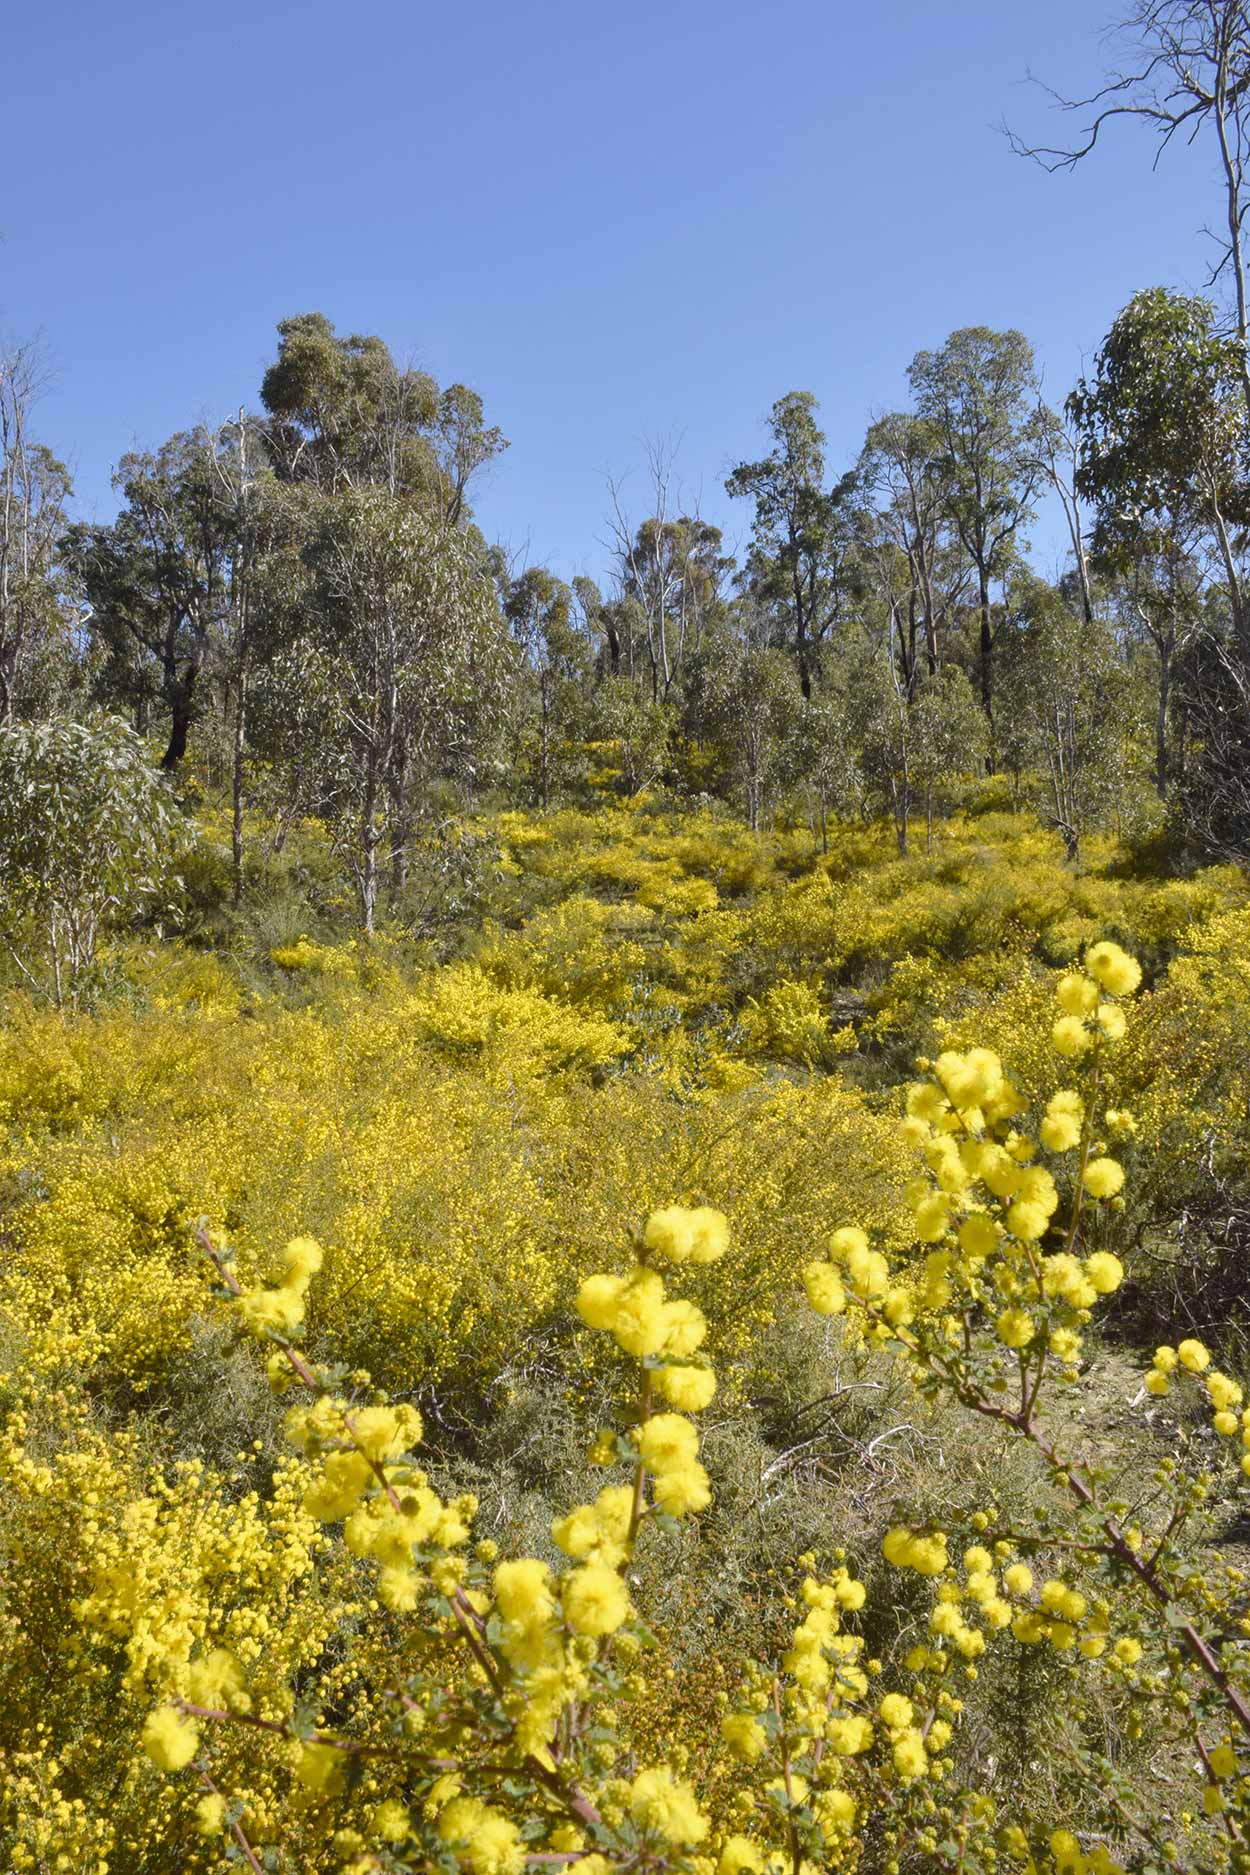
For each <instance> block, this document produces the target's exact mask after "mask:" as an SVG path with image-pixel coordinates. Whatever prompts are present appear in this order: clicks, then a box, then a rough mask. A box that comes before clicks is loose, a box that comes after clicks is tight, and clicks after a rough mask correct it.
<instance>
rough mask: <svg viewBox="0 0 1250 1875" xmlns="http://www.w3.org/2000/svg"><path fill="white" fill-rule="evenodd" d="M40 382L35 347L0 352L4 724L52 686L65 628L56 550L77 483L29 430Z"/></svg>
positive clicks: (0, 705)
mask: <svg viewBox="0 0 1250 1875" xmlns="http://www.w3.org/2000/svg"><path fill="white" fill-rule="evenodd" d="M39 388H40V369H39V360H38V356H37V353H36V352H35V350H34V348H33V347H32V346H29V345H22V346H14V347H12V348H11V349H10V350H7V351H0V723H7V722H10V721H11V720H12V718H13V716H14V715H15V713H17V712H18V711H19V710H21V709H23V708H26V707H29V706H31V705H32V704H33V703H34V702H35V700H36V697H37V695H38V693H39V692H40V690H41V689H46V687H47V686H46V683H42V684H41V676H43V675H44V674H45V673H46V669H47V664H48V662H49V658H50V656H54V655H55V653H56V651H57V650H58V649H59V648H60V647H61V646H62V645H63V642H64V639H65V634H66V612H65V608H64V605H63V602H62V593H61V580H60V569H59V566H58V553H57V548H58V542H59V540H60V537H61V535H62V534H63V533H64V531H65V528H66V525H67V522H66V512H65V511H66V504H67V503H68V501H69V497H70V493H71V486H72V485H71V482H70V476H69V471H68V470H67V469H66V467H65V465H64V463H62V462H59V461H58V460H57V458H56V457H55V456H54V455H53V454H52V452H51V450H50V449H48V448H46V447H45V445H44V444H42V443H39V442H37V441H36V440H35V438H34V437H33V436H32V434H31V417H32V411H33V408H34V404H35V401H36V398H37V395H38V392H39Z"/></svg>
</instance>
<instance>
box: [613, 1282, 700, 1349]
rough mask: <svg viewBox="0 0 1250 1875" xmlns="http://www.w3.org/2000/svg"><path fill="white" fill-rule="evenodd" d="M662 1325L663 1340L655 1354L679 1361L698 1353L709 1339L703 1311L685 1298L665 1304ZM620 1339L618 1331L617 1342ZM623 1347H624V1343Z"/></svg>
mask: <svg viewBox="0 0 1250 1875" xmlns="http://www.w3.org/2000/svg"><path fill="white" fill-rule="evenodd" d="M660 1325H661V1329H662V1333H663V1339H662V1341H661V1343H660V1347H659V1348H658V1349H656V1350H654V1352H656V1353H660V1352H663V1353H665V1354H671V1355H674V1356H675V1357H676V1358H677V1359H678V1360H679V1361H684V1360H686V1359H687V1358H688V1356H690V1355H691V1354H695V1353H697V1352H698V1350H699V1349H700V1348H701V1347H702V1346H703V1343H704V1341H705V1339H706V1337H707V1318H706V1316H705V1315H704V1313H703V1310H702V1309H701V1308H699V1307H698V1306H697V1304H696V1303H694V1302H689V1301H687V1300H686V1298H685V1297H684V1296H682V1297H679V1299H678V1300H677V1301H676V1302H666V1303H665V1304H664V1309H663V1313H662V1318H661V1324H660ZM620 1339H621V1337H620V1333H619V1330H618V1332H617V1340H618V1341H620ZM621 1345H622V1346H624V1343H622V1344H621ZM625 1351H626V1353H627V1354H630V1353H633V1352H634V1350H633V1349H632V1348H626V1350H625Z"/></svg>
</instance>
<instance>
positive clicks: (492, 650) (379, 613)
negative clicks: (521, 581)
mask: <svg viewBox="0 0 1250 1875" xmlns="http://www.w3.org/2000/svg"><path fill="white" fill-rule="evenodd" d="M303 560H304V564H305V566H306V569H307V575H308V582H309V583H308V602H309V623H308V629H307V635H306V639H305V642H304V643H303V644H302V645H301V646H300V647H299V653H298V655H299V659H300V669H301V672H302V678H303V681H305V682H306V683H308V684H309V685H310V686H311V687H312V688H313V690H314V692H315V693H316V694H317V695H318V696H319V698H320V699H321V700H322V701H323V703H324V706H325V711H326V714H325V718H324V721H323V723H322V726H321V736H320V739H321V742H322V746H323V749H324V751H325V760H324V763H323V772H324V771H325V770H327V769H328V770H329V771H330V774H331V776H332V780H331V785H330V798H329V800H328V801H327V803H326V806H327V810H328V812H329V814H330V817H331V819H332V822H333V824H334V825H335V827H336V831H337V835H338V839H339V841H340V844H341V846H342V848H343V851H344V852H345V854H346V856H347V859H348V863H349V865H350V866H351V870H352V874H353V877H354V879H355V882H356V888H357V893H358V898H359V907H360V919H361V923H362V925H363V927H364V929H365V930H366V931H372V930H373V929H374V926H375V922H376V916H377V905H378V871H379V855H380V852H381V850H382V848H383V846H385V847H386V849H387V852H388V856H389V860H390V865H391V886H392V893H393V896H394V897H395V898H396V899H397V900H398V898H399V896H400V895H401V894H402V892H403V890H404V886H405V884H406V878H407V868H408V863H409V858H410V854H411V847H412V841H413V835H414V831H415V828H416V825H417V823H418V822H419V820H420V818H421V816H422V814H423V812H424V811H425V808H426V806H427V804H428V800H429V795H430V790H431V787H432V785H433V783H434V782H435V781H436V780H437V779H438V778H439V777H440V776H442V775H444V774H447V773H449V772H456V773H458V774H459V775H460V776H461V777H462V778H467V779H470V780H471V779H472V777H473V775H474V773H475V772H476V767H477V764H478V762H479V760H480V758H481V755H482V753H483V750H484V747H485V744H486V742H487V740H488V737H489V735H490V733H491V730H492V726H493V721H494V719H495V718H497V716H498V713H499V709H500V706H501V703H502V692H503V685H504V683H505V681H506V676H507V674H508V671H509V666H510V663H511V659H510V657H509V653H508V646H507V640H506V636H505V633H504V629H503V625H502V622H501V620H500V617H499V609H498V604H497V600H496V595H495V590H494V586H493V583H492V581H491V578H490V574H489V569H488V567H487V566H486V565H485V564H484V562H483V560H482V559H481V557H480V556H479V554H478V553H477V551H476V549H475V546H474V544H473V542H472V540H471V539H470V538H469V537H468V536H467V535H466V534H465V533H464V532H463V531H462V530H460V529H458V528H455V527H452V526H450V525H449V524H448V523H447V522H445V521H444V520H442V519H440V518H437V517H435V516H433V515H431V514H430V513H429V511H428V510H427V509H425V508H423V507H420V506H418V505H417V504H415V503H413V502H412V501H408V500H405V499H403V498H402V497H401V498H396V497H394V496H391V495H389V494H387V493H386V492H385V490H383V489H379V488H364V489H346V490H344V491H343V492H342V493H340V494H338V495H334V496H328V497H325V496H315V495H314V496H313V497H312V505H311V508H310V525H309V533H308V542H307V546H306V547H305V550H304V554H303Z"/></svg>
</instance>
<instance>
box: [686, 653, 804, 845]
mask: <svg viewBox="0 0 1250 1875" xmlns="http://www.w3.org/2000/svg"><path fill="white" fill-rule="evenodd" d="M803 710H804V699H803V695H802V691H801V689H800V687H799V683H798V679H797V676H796V674H795V669H794V663H793V660H792V659H791V658H790V657H788V656H787V654H786V653H785V652H784V651H782V650H781V649H780V648H779V647H778V646H776V645H761V644H751V643H747V642H743V641H741V640H738V641H736V642H732V643H731V644H729V645H728V646H726V648H725V655H723V656H722V657H721V658H720V659H718V661H717V664H716V667H715V670H714V672H713V673H712V680H711V684H710V694H709V698H708V713H709V718H710V722H711V724H712V726H713V730H714V734H715V735H716V739H717V741H718V742H719V744H720V747H721V750H722V753H723V757H724V761H725V766H726V769H727V771H728V774H729V777H730V780H731V783H732V785H733V786H734V788H735V791H736V792H737V793H738V794H739V796H740V798H741V801H742V805H743V807H744V809H745V812H746V818H747V824H748V825H749V826H750V828H751V829H752V831H753V832H758V830H759V828H760V825H761V823H762V821H763V819H764V817H765V814H766V813H767V810H768V808H769V807H770V806H771V804H772V803H773V802H774V801H775V800H776V798H777V796H778V795H779V793H780V792H781V790H782V789H783V788H784V787H785V785H786V783H787V782H788V781H789V780H791V779H792V778H794V776H795V774H796V756H797V754H798V740H797V739H798V731H799V727H800V724H801V722H802V717H803Z"/></svg>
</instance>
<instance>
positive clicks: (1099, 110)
mask: <svg viewBox="0 0 1250 1875" xmlns="http://www.w3.org/2000/svg"><path fill="white" fill-rule="evenodd" d="M1111 36H1112V38H1113V39H1114V40H1118V41H1120V42H1121V43H1122V44H1123V46H1124V48H1125V58H1124V61H1123V63H1122V64H1118V65H1116V66H1115V67H1114V68H1113V70H1112V71H1111V72H1110V73H1109V75H1108V77H1107V79H1106V82H1105V83H1104V84H1102V85H1100V86H1099V87H1098V89H1097V90H1096V91H1093V92H1090V93H1088V94H1087V95H1085V96H1083V97H1075V98H1073V97H1067V96H1065V95H1064V94H1063V93H1061V92H1058V91H1055V90H1053V89H1052V88H1051V87H1050V86H1048V85H1047V86H1044V87H1043V89H1044V90H1046V91H1047V92H1048V93H1049V95H1050V97H1051V98H1052V99H1053V100H1054V102H1055V103H1056V104H1057V105H1058V107H1059V108H1060V110H1062V111H1064V112H1066V113H1068V114H1070V115H1073V116H1075V117H1083V118H1084V119H1085V122H1084V124H1083V126H1082V130H1081V134H1080V136H1079V137H1078V138H1077V139H1076V140H1075V141H1074V142H1073V143H1072V144H1071V145H1070V146H1068V147H1066V148H1065V147H1054V148H1052V147H1049V146H1047V145H1044V144H1030V143H1027V142H1026V141H1025V140H1024V139H1023V138H1022V137H1020V136H1018V135H1017V134H1016V133H1015V132H1014V131H1012V130H1011V129H1009V128H1008V127H1006V126H1004V129H1005V130H1006V134H1007V136H1008V139H1009V141H1010V143H1011V146H1012V148H1013V149H1014V150H1015V151H1016V153H1017V154H1018V155H1020V156H1028V157H1031V158H1032V159H1033V160H1035V161H1036V162H1039V163H1041V165H1042V166H1043V168H1045V169H1047V170H1050V171H1052V172H1053V171H1056V170H1071V169H1075V168H1076V166H1077V164H1078V163H1080V162H1082V161H1083V160H1084V158H1085V157H1087V156H1088V155H1089V154H1090V153H1091V152H1092V151H1093V150H1094V149H1095V147H1096V146H1097V143H1098V140H1099V138H1100V137H1101V135H1102V133H1103V131H1104V130H1106V129H1107V128H1108V126H1111V125H1114V124H1115V123H1116V122H1117V120H1119V119H1120V118H1129V119H1132V120H1133V121H1134V122H1136V123H1138V124H1143V125H1145V127H1146V128H1147V129H1148V130H1150V131H1152V132H1153V133H1154V135H1155V137H1156V139H1157V148H1156V151H1155V162H1156V163H1158V162H1159V161H1160V159H1161V158H1162V156H1163V154H1164V152H1165V151H1166V150H1167V149H1168V147H1169V146H1170V145H1171V144H1172V143H1173V142H1174V141H1175V140H1176V139H1178V138H1179V139H1180V140H1181V141H1182V142H1184V143H1187V144H1192V143H1195V142H1197V141H1198V139H1199V138H1206V139H1207V140H1208V141H1209V143H1210V144H1211V146H1212V150H1213V153H1214V154H1215V155H1216V156H1217V158H1218V163H1219V173H1220V178H1221V186H1222V191H1223V197H1224V202H1223V215H1222V226H1221V227H1220V228H1219V229H1218V230H1216V229H1210V228H1209V229H1207V230H1206V232H1207V233H1209V234H1211V236H1212V238H1213V239H1214V240H1215V241H1216V243H1217V258H1216V260H1215V263H1214V265H1213V267H1212V269H1211V280H1210V284H1212V285H1213V284H1215V282H1217V281H1220V280H1227V281H1229V282H1230V284H1231V290H1232V299H1233V316H1234V321H1235V324H1234V330H1235V333H1236V337H1237V341H1238V350H1239V354H1240V375H1241V388H1242V395H1243V397H1244V399H1245V404H1246V412H1247V416H1248V417H1250V289H1248V286H1247V278H1246V252H1245V220H1246V209H1247V200H1246V192H1245V191H1246V163H1247V159H1248V158H1250V9H1248V7H1247V4H1246V0H1139V4H1137V5H1136V6H1134V7H1133V9H1132V11H1131V12H1130V13H1129V14H1128V16H1127V17H1126V18H1125V19H1124V20H1122V21H1121V22H1120V23H1119V24H1118V25H1117V26H1116V27H1115V28H1114V29H1113V32H1112V35H1111Z"/></svg>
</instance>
